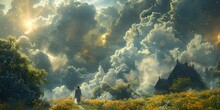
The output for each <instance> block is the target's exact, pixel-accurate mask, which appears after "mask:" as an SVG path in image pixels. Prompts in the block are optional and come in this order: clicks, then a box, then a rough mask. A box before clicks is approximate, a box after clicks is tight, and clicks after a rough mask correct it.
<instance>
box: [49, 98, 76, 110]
mask: <svg viewBox="0 0 220 110" xmlns="http://www.w3.org/2000/svg"><path fill="white" fill-rule="evenodd" d="M79 109H80V108H79V107H78V106H77V105H76V104H75V103H74V101H73V99H72V98H71V97H68V98H65V99H58V100H57V101H56V102H55V103H54V104H53V105H52V106H51V108H50V110H79Z"/></svg>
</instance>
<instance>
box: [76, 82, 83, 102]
mask: <svg viewBox="0 0 220 110" xmlns="http://www.w3.org/2000/svg"><path fill="white" fill-rule="evenodd" d="M81 96H82V93H81V90H80V88H79V86H78V87H77V89H76V91H75V99H76V102H77V104H80V101H81Z"/></svg>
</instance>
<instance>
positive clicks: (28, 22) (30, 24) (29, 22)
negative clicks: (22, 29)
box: [25, 20, 33, 28]
mask: <svg viewBox="0 0 220 110" xmlns="http://www.w3.org/2000/svg"><path fill="white" fill-rule="evenodd" d="M25 25H26V27H27V28H32V26H33V21H32V20H27V21H26V24H25Z"/></svg>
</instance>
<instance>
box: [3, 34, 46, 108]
mask: <svg viewBox="0 0 220 110" xmlns="http://www.w3.org/2000/svg"><path fill="white" fill-rule="evenodd" d="M0 53H1V54H0V101H1V102H15V103H16V102H21V101H22V102H25V104H29V105H30V104H33V101H34V100H37V99H39V97H40V96H41V95H42V94H43V92H42V88H41V87H40V86H41V84H42V83H43V82H44V79H43V76H44V75H45V74H46V72H45V71H44V70H38V69H36V68H35V67H34V66H33V65H32V64H31V63H30V62H29V59H28V58H27V57H26V56H25V55H24V54H22V53H21V52H20V49H19V45H18V44H17V43H16V39H15V38H13V37H9V38H7V39H0Z"/></svg>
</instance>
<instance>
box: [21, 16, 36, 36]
mask: <svg viewBox="0 0 220 110" xmlns="http://www.w3.org/2000/svg"><path fill="white" fill-rule="evenodd" d="M23 22H24V27H25V34H29V33H30V32H32V31H33V30H34V29H35V25H34V21H33V20H31V19H28V20H24V21H23Z"/></svg>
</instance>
